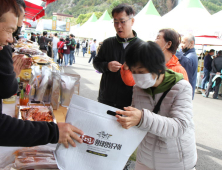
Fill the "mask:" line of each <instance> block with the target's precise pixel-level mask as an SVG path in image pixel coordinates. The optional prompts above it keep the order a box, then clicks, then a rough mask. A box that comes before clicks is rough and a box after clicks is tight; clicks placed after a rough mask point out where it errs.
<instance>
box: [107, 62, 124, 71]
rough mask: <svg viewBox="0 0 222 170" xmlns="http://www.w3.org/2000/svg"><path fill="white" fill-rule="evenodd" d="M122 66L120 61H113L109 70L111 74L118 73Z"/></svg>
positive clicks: (109, 64) (109, 65)
mask: <svg viewBox="0 0 222 170" xmlns="http://www.w3.org/2000/svg"><path fill="white" fill-rule="evenodd" d="M121 66H122V64H120V63H119V62H118V61H111V62H109V63H108V69H109V70H110V71H111V72H117V71H118V70H119V69H120V68H121Z"/></svg>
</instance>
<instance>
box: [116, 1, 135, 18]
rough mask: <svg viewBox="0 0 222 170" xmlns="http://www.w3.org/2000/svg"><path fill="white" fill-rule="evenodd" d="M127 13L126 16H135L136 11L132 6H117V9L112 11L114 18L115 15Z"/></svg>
mask: <svg viewBox="0 0 222 170" xmlns="http://www.w3.org/2000/svg"><path fill="white" fill-rule="evenodd" d="M124 11H125V12H126V14H127V15H128V16H130V15H135V11H134V9H133V8H132V6H130V5H128V4H119V5H117V6H116V7H115V8H113V10H112V16H114V14H115V13H117V14H118V13H121V12H124Z"/></svg>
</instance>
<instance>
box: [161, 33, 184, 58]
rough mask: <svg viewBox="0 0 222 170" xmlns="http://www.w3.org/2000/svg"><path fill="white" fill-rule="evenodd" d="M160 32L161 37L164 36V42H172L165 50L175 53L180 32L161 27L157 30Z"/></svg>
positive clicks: (179, 39)
mask: <svg viewBox="0 0 222 170" xmlns="http://www.w3.org/2000/svg"><path fill="white" fill-rule="evenodd" d="M160 32H162V33H163V38H164V40H165V41H166V42H169V41H171V42H172V44H171V46H170V48H169V49H167V50H168V51H170V52H171V53H172V54H176V52H177V48H178V47H179V45H180V43H181V36H180V34H179V33H177V32H176V31H175V30H173V29H161V30H160V31H159V33H160Z"/></svg>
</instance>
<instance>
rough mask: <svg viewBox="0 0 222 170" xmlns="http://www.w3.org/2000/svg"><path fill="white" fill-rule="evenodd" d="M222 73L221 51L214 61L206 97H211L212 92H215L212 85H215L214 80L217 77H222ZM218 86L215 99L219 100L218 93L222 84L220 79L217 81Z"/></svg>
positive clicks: (216, 86)
mask: <svg viewBox="0 0 222 170" xmlns="http://www.w3.org/2000/svg"><path fill="white" fill-rule="evenodd" d="M221 71H222V51H219V52H218V53H217V57H216V58H215V59H214V60H213V61H212V72H211V73H210V80H209V84H208V86H207V90H206V93H205V95H206V97H208V96H209V93H210V91H212V90H213V88H212V85H213V82H212V80H213V78H214V76H215V75H219V76H220V75H221ZM215 81H216V85H215V91H214V95H213V98H214V99H217V98H218V92H219V88H220V84H221V78H220V77H218V78H217V79H216V80H215Z"/></svg>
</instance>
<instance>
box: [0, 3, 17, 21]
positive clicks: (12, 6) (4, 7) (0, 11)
mask: <svg viewBox="0 0 222 170" xmlns="http://www.w3.org/2000/svg"><path fill="white" fill-rule="evenodd" d="M10 10H11V11H12V13H14V14H15V16H16V17H19V16H20V13H21V10H20V6H19V5H18V3H17V2H16V0H2V1H1V5H0V22H5V20H6V19H5V17H4V16H3V15H4V14H5V13H7V12H9V11H10Z"/></svg>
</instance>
